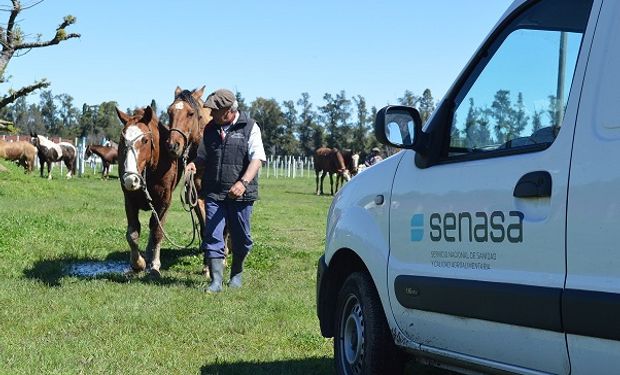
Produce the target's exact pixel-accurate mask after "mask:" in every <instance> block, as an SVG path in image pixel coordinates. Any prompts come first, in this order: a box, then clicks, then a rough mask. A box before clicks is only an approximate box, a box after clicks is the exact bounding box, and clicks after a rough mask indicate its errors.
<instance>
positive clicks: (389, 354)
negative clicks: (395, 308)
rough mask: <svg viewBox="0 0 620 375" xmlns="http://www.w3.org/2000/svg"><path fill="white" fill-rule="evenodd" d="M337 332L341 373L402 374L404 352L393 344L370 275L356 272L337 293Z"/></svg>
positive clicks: (336, 357) (338, 364) (337, 349)
mask: <svg viewBox="0 0 620 375" xmlns="http://www.w3.org/2000/svg"><path fill="white" fill-rule="evenodd" d="M335 319H336V321H335V327H336V330H335V332H334V358H335V361H336V371H337V373H338V374H342V375H370V374H402V373H403V368H404V364H405V357H404V355H403V353H402V352H401V351H400V350H399V349H398V348H397V347H396V345H394V342H393V339H392V334H391V333H390V331H389V329H388V325H387V321H386V319H385V315H384V312H383V307H382V306H381V301H380V300H379V295H378V294H377V290H376V289H375V286H374V284H373V282H372V279H371V278H370V276H369V275H368V274H366V273H362V272H355V273H353V274H351V275H350V276H349V277H348V278H347V279H346V280H345V282H344V284H343V286H342V289H340V292H339V293H338V300H337V306H336V315H335Z"/></svg>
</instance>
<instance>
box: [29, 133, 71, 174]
mask: <svg viewBox="0 0 620 375" xmlns="http://www.w3.org/2000/svg"><path fill="white" fill-rule="evenodd" d="M30 143H32V144H33V145H34V146H35V147H36V148H37V151H38V156H39V164H40V165H41V177H43V166H44V164H46V163H47V179H48V180H51V179H52V163H54V162H59V161H63V162H64V163H65V165H66V166H67V169H68V170H69V171H68V172H67V178H71V176H73V175H75V167H76V156H77V150H76V148H75V146H73V145H72V144H71V143H69V142H60V143H54V142H52V141H50V140H49V139H47V138H46V137H45V136H42V135H38V134H37V133H30Z"/></svg>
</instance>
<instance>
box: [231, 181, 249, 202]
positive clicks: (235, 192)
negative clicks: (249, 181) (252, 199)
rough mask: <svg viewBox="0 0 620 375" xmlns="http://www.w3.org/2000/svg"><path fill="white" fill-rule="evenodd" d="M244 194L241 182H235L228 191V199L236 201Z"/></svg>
mask: <svg viewBox="0 0 620 375" xmlns="http://www.w3.org/2000/svg"><path fill="white" fill-rule="evenodd" d="M243 193H245V186H243V183H241V181H237V182H235V184H234V185H233V186H232V187H231V188H230V190H228V197H229V198H232V199H237V198H239V197H241V196H242V195H243Z"/></svg>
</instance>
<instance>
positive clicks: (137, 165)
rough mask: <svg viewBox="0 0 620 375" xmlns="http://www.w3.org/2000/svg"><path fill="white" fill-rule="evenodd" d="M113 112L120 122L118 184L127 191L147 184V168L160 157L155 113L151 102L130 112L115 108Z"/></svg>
mask: <svg viewBox="0 0 620 375" xmlns="http://www.w3.org/2000/svg"><path fill="white" fill-rule="evenodd" d="M116 113H117V115H118V118H119V119H120V120H121V122H122V123H123V130H122V132H121V143H120V146H119V152H118V154H119V155H118V156H119V169H120V173H121V184H122V186H123V187H124V188H125V189H126V190H127V191H136V190H138V189H140V188H141V187H144V186H146V185H145V184H146V180H145V178H146V170H147V168H154V167H155V164H156V163H157V160H158V159H159V130H158V120H157V115H156V114H155V113H154V112H153V109H152V108H151V107H150V106H148V107H146V108H145V109H144V110H143V111H142V110H141V111H136V112H135V114H134V115H133V116H130V115H128V114H126V113H125V112H123V111H121V110H120V109H118V108H116Z"/></svg>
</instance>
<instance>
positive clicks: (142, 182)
mask: <svg viewBox="0 0 620 375" xmlns="http://www.w3.org/2000/svg"><path fill="white" fill-rule="evenodd" d="M121 134H122V135H123V138H125V132H124V131H122V132H121ZM147 134H150V135H151V160H150V161H149V166H152V165H153V151H154V149H155V145H153V132H152V131H151V130H149V131H148V132H147V133H141V134H138V135H137V136H136V137H135V138H133V139H132V140H130V141H129V144H127V142H125V146H127V147H128V148H129V150H131V152H132V153H133V155H134V159H135V160H136V169H137V167H138V152H137V151H136V148H135V147H134V146H133V144H134V143H135V142H136V141H137V140H138V139H140V138H142V137H144V136H146V135H147ZM124 175H126V176H132V175H133V176H137V177H138V179H139V180H140V186H141V188H142V190H143V191H144V193H145V194H146V197H147V199H148V200H149V201H151V200H152V199H151V195H150V194H149V192H148V190H147V188H146V166H145V167H144V169H143V170H142V174H140V173H137V172H127V171H125V173H124Z"/></svg>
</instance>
